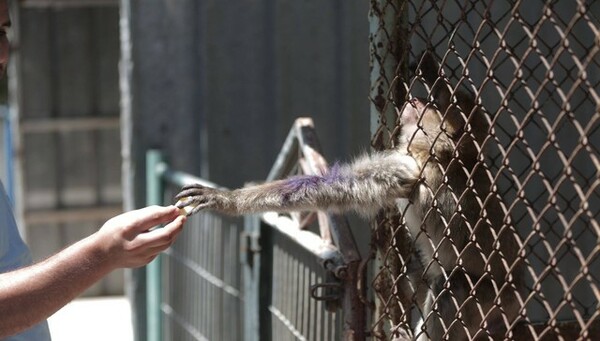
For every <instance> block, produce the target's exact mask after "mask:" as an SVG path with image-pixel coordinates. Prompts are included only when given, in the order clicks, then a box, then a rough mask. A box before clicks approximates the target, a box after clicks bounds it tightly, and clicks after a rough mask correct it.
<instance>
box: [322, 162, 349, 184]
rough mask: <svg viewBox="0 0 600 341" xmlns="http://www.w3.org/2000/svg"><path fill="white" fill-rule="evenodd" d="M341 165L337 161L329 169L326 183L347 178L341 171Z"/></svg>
mask: <svg viewBox="0 0 600 341" xmlns="http://www.w3.org/2000/svg"><path fill="white" fill-rule="evenodd" d="M340 170H341V167H340V164H339V163H337V162H336V163H335V164H334V165H333V167H331V168H330V169H329V171H328V172H327V174H325V176H324V181H325V183H326V184H328V185H331V184H334V183H337V182H341V181H342V180H344V179H345V178H344V177H343V176H342V174H341V173H340Z"/></svg>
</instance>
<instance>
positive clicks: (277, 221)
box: [262, 212, 342, 262]
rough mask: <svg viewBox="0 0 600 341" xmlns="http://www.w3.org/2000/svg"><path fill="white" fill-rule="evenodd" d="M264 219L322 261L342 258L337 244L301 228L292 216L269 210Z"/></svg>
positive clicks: (263, 216)
mask: <svg viewBox="0 0 600 341" xmlns="http://www.w3.org/2000/svg"><path fill="white" fill-rule="evenodd" d="M262 220H263V221H264V222H265V223H267V224H269V225H270V226H271V227H272V228H274V229H276V230H277V231H279V232H281V233H282V234H284V235H286V236H287V237H288V238H290V239H292V240H293V241H294V242H296V243H297V244H298V245H299V246H301V247H302V248H304V249H305V250H306V251H308V252H310V253H311V254H313V255H314V256H315V257H317V258H318V259H319V260H320V261H325V260H330V259H333V260H335V261H336V262H339V261H341V260H342V256H341V254H340V253H339V251H338V250H337V248H336V247H335V246H333V245H331V244H330V243H327V242H325V241H324V240H323V239H321V238H320V237H319V236H317V235H316V234H314V233H312V232H309V231H305V230H300V229H299V228H298V224H297V223H296V222H295V221H293V220H291V219H290V218H288V217H286V216H280V215H279V214H277V213H275V212H268V213H265V214H263V215H262Z"/></svg>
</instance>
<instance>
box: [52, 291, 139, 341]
mask: <svg viewBox="0 0 600 341" xmlns="http://www.w3.org/2000/svg"><path fill="white" fill-rule="evenodd" d="M48 324H49V325H50V333H51V334H52V340H53V341H74V340H77V341H81V340H86V341H96V340H98V341H100V340H101V341H131V340H133V333H132V329H131V308H130V306H129V301H127V299H126V298H125V297H123V296H114V297H113V296H109V297H94V298H81V299H77V300H75V301H73V302H71V303H69V304H68V305H66V306H65V307H64V308H63V309H61V310H59V311H58V312H56V314H54V315H53V316H51V317H50V318H49V319H48Z"/></svg>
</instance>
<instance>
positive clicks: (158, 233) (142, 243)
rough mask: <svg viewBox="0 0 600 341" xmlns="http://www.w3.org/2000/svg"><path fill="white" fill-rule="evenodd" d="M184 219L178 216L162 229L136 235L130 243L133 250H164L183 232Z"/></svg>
mask: <svg viewBox="0 0 600 341" xmlns="http://www.w3.org/2000/svg"><path fill="white" fill-rule="evenodd" d="M186 219H187V218H186V217H185V216H180V215H178V216H177V218H175V220H173V221H171V222H170V223H168V224H167V225H165V227H163V228H158V229H155V230H152V231H148V232H144V233H140V234H138V235H137V236H136V237H135V238H134V240H133V241H132V243H133V248H134V249H144V250H150V249H152V248H160V250H159V251H162V250H164V249H166V248H167V247H169V246H170V245H171V244H172V243H173V241H174V240H175V238H176V237H177V235H178V234H179V233H180V232H181V231H182V230H183V224H184V223H185V221H186Z"/></svg>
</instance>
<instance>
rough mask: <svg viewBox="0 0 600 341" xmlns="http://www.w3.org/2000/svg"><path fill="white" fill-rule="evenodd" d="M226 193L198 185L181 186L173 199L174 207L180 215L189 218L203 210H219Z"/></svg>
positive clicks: (224, 200)
mask: <svg viewBox="0 0 600 341" xmlns="http://www.w3.org/2000/svg"><path fill="white" fill-rule="evenodd" d="M226 194H227V191H224V190H221V189H217V188H210V187H206V186H203V185H200V184H191V185H186V186H183V188H182V189H181V192H179V193H178V194H177V195H176V196H175V199H176V200H178V201H177V203H176V204H175V206H177V208H179V210H180V214H181V215H186V216H191V215H192V214H195V213H198V212H200V211H201V210H203V209H217V210H218V209H219V208H222V207H223V204H224V203H225V202H226V201H227V200H226Z"/></svg>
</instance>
